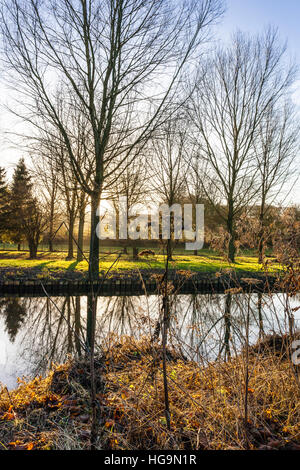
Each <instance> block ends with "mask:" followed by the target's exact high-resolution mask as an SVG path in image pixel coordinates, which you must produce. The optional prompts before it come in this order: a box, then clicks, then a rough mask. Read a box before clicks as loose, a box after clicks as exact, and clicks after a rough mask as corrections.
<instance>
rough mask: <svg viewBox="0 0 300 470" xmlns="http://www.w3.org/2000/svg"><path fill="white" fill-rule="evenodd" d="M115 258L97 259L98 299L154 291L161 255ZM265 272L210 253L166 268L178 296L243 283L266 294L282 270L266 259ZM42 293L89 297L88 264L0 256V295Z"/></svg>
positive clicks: (244, 260)
mask: <svg viewBox="0 0 300 470" xmlns="http://www.w3.org/2000/svg"><path fill="white" fill-rule="evenodd" d="M116 258H117V256H116V254H114V255H113V254H106V255H105V256H104V257H103V258H101V260H100V277H99V282H97V283H95V284H94V285H93V289H94V290H97V292H99V293H102V294H105V293H108V294H113V293H116V294H118V293H123V292H128V293H129V294H133V293H138V294H144V293H145V292H148V293H155V292H156V290H157V283H158V281H159V278H160V276H161V275H162V274H163V272H164V262H165V259H164V257H163V256H159V255H156V256H155V257H154V258H153V259H148V258H147V259H139V260H138V261H133V260H132V259H130V257H129V256H128V255H122V256H121V258H120V259H118V261H117V262H116ZM265 270H266V266H264V267H263V266H261V265H258V264H257V260H256V258H255V257H254V256H252V257H249V256H248V257H240V258H237V262H236V263H235V264H230V263H228V262H226V261H224V259H222V258H221V257H220V256H217V255H212V254H206V255H200V256H188V257H186V256H182V255H180V256H179V255H178V256H175V257H174V261H173V262H171V263H170V273H169V278H170V280H172V281H173V285H174V288H175V289H176V290H180V291H182V292H185V291H186V292H190V293H193V292H198V291H200V292H205V291H206V290H208V291H210V290H216V291H217V292H222V291H224V290H226V289H227V288H231V287H237V286H241V287H243V281H242V279H244V278H256V279H258V281H259V283H258V285H260V288H261V289H262V290H265V289H266V288H269V287H270V286H271V287H272V288H273V287H274V286H275V284H276V276H277V275H278V274H279V273H280V272H281V267H280V266H279V264H278V263H277V262H276V260H274V259H271V258H270V259H269V262H268V267H267V274H266V273H265ZM244 284H245V283H244ZM244 287H245V286H244ZM45 290H46V292H47V293H49V294H53V295H54V294H57V295H60V294H62V295H63V294H69V293H72V292H77V293H78V294H86V293H89V292H90V291H91V284H90V282H89V279H88V264H87V262H86V261H83V262H81V263H77V262H76V261H66V260H65V259H62V254H58V253H52V254H49V253H48V254H47V253H39V254H38V259H36V260H29V259H27V258H26V254H25V253H24V252H22V253H21V252H2V253H1V255H0V294H3V295H5V294H17V295H18V294H19V295H22V294H23V293H24V294H27V293H28V294H36V295H44V294H45V292H44V291H45Z"/></svg>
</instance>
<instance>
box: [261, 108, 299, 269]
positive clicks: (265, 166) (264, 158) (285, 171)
mask: <svg viewBox="0 0 300 470" xmlns="http://www.w3.org/2000/svg"><path fill="white" fill-rule="evenodd" d="M254 148H255V155H256V160H257V169H258V173H257V178H258V179H259V180H260V189H259V193H260V204H259V231H258V234H257V239H258V261H259V263H263V260H264V252H265V243H266V237H267V233H266V232H267V230H266V229H267V227H266V216H267V214H268V212H269V209H270V207H272V203H273V202H274V200H276V199H278V197H281V193H282V192H283V191H284V189H285V185H286V183H287V182H288V181H289V182H290V185H289V186H292V179H293V178H292V175H293V176H295V175H296V176H297V172H296V171H295V170H296V168H295V165H294V163H295V159H296V157H298V155H297V151H298V150H299V125H298V123H297V116H296V115H295V109H294V107H293V105H292V104H291V103H287V102H286V103H285V104H283V106H282V107H278V109H276V108H274V106H270V108H269V109H268V110H267V112H266V115H265V117H264V119H263V120H262V122H261V123H260V125H259V132H258V136H257V138H256V139H255V142H254Z"/></svg>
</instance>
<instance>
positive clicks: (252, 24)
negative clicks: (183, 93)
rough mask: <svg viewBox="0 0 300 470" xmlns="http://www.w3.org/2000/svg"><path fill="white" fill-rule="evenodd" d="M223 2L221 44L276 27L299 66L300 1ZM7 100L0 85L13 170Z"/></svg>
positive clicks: (299, 91) (2, 125)
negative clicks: (236, 34) (234, 35)
mask: <svg viewBox="0 0 300 470" xmlns="http://www.w3.org/2000/svg"><path fill="white" fill-rule="evenodd" d="M226 3H227V10H226V13H225V16H224V18H223V19H222V21H221V23H220V24H219V25H218V27H217V28H216V29H215V39H216V40H217V41H219V42H220V43H222V44H223V43H224V42H227V41H229V39H230V35H231V34H232V33H233V32H234V31H236V30H237V29H240V30H242V31H245V32H249V33H257V32H261V31H262V30H263V28H264V27H266V26H268V25H272V26H275V27H278V30H279V34H280V37H281V38H282V40H283V41H285V40H287V43H288V51H289V54H290V56H291V57H292V58H293V59H294V60H295V61H296V62H297V63H298V64H299V65H300V48H299V45H300V26H299V19H300V0H227V2H226ZM6 99H7V91H6V90H5V88H4V87H3V86H1V83H0V165H1V166H7V167H10V168H12V167H13V165H14V164H15V162H16V161H17V160H18V158H20V157H21V156H22V149H20V148H13V147H12V145H11V144H9V143H8V142H6V138H5V130H7V129H8V128H11V127H15V125H16V124H15V122H14V119H12V118H11V117H10V116H9V115H8V114H7V112H6V111H5V110H4V109H3V107H2V106H3V104H5V101H6ZM294 100H295V102H296V103H297V105H299V111H300V80H299V81H298V82H297V83H296V86H295V93H294ZM299 167H300V164H299ZM290 200H291V201H292V202H295V203H298V204H300V183H299V184H298V186H297V187H295V188H294V190H293V192H292V193H291V196H290Z"/></svg>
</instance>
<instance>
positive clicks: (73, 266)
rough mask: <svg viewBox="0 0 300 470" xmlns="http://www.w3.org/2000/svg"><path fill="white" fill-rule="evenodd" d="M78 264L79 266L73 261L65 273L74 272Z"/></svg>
mask: <svg viewBox="0 0 300 470" xmlns="http://www.w3.org/2000/svg"><path fill="white" fill-rule="evenodd" d="M78 264H79V262H78V261H74V262H73V263H71V264H70V266H68V267H67V271H75V269H76V267H77V265H78Z"/></svg>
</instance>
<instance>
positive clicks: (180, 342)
mask: <svg viewBox="0 0 300 470" xmlns="http://www.w3.org/2000/svg"><path fill="white" fill-rule="evenodd" d="M299 305H300V297H299V296H298V298H297V297H296V298H294V299H292V300H289V299H288V298H287V296H286V295H284V294H274V295H272V296H270V295H262V294H238V295H232V294H231V293H228V294H226V295H224V294H214V295H180V296H176V297H174V298H172V297H171V299H170V311H171V322H170V335H169V341H170V342H171V343H172V344H173V345H174V346H175V347H176V348H178V349H179V350H180V351H181V352H182V354H183V355H184V356H186V357H188V358H192V359H194V360H197V361H199V362H203V363H206V362H207V361H209V360H215V359H216V358H218V357H222V358H224V359H225V360H226V359H228V358H230V357H231V355H233V354H235V353H237V352H238V351H239V350H240V349H241V347H243V346H244V344H245V343H246V341H247V338H248V337H249V341H250V342H255V341H257V339H258V338H262V337H263V336H264V335H265V334H267V333H270V332H279V333H284V332H287V331H289V329H290V328H291V323H293V327H294V328H298V327H299V322H300V316H299V312H294V311H293V309H295V307H298V306H299ZM87 308H88V302H87V298H86V297H58V298H51V299H48V298H2V299H0V381H1V382H2V383H4V384H6V385H7V386H8V387H13V386H14V385H15V384H16V378H17V377H18V376H22V375H27V376H36V375H40V374H43V373H44V372H45V371H46V370H47V369H48V368H49V366H50V365H51V363H52V362H54V363H60V362H63V361H65V360H66V359H67V357H68V356H69V355H71V356H74V355H76V356H81V355H82V354H83V353H84V350H83V346H84V341H85V337H86V328H87ZM160 312H161V299H160V298H159V297H157V296H148V297H146V296H142V297H135V296H132V297H126V296H123V297H121V296H120V297H100V298H99V299H98V304H97V327H96V343H97V345H98V346H100V345H103V344H106V345H109V343H110V341H112V340H113V337H114V336H116V335H131V336H133V337H135V338H139V337H142V336H145V335H149V334H150V335H151V336H153V335H154V332H155V330H157V325H158V322H159V320H160ZM294 315H298V317H294ZM247 325H249V328H248V329H247Z"/></svg>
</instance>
